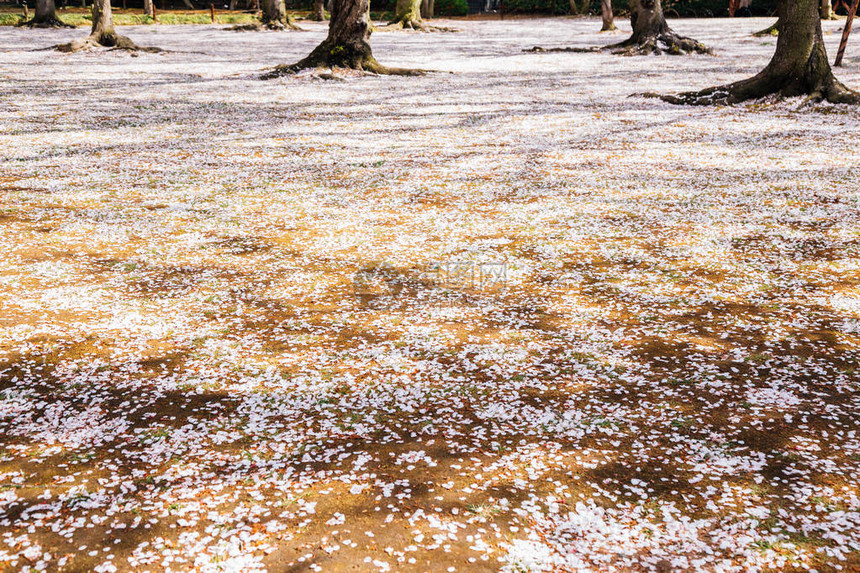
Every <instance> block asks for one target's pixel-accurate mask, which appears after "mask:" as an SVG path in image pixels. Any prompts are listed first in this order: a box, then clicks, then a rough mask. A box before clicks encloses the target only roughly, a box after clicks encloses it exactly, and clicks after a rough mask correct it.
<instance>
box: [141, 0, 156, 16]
mask: <svg viewBox="0 0 860 573" xmlns="http://www.w3.org/2000/svg"><path fill="white" fill-rule="evenodd" d="M143 14H144V16H149V17H150V18H152V17H153V16H154V15H155V12H153V11H152V0H143Z"/></svg>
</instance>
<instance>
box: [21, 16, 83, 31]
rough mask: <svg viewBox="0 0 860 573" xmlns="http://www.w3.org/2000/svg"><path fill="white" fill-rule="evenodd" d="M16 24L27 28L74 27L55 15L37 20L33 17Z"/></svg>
mask: <svg viewBox="0 0 860 573" xmlns="http://www.w3.org/2000/svg"><path fill="white" fill-rule="evenodd" d="M18 26H20V27H27V28H74V26H72V25H71V24H66V23H65V22H63V21H62V20H60V19H59V18H57V17H52V18H41V19H38V20H37V19H36V18H33V19H32V20H27V21H26V22H21V23H20V24H18Z"/></svg>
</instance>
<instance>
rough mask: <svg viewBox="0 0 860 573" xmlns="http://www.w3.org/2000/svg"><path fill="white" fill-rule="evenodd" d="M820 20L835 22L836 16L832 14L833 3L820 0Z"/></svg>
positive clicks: (827, 0)
mask: <svg viewBox="0 0 860 573" xmlns="http://www.w3.org/2000/svg"><path fill="white" fill-rule="evenodd" d="M821 19H822V20H835V19H836V14H834V13H833V3H832V2H831V1H830V0H821Z"/></svg>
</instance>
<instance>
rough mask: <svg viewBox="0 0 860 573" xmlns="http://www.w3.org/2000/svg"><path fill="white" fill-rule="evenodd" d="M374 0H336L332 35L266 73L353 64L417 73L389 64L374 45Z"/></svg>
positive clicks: (384, 71)
mask: <svg viewBox="0 0 860 573" xmlns="http://www.w3.org/2000/svg"><path fill="white" fill-rule="evenodd" d="M370 32H371V24H370V0H334V1H333V2H332V7H331V19H330V20H329V24H328V37H326V39H325V40H323V41H322V43H321V44H320V45H319V46H317V47H316V48H314V50H313V51H312V52H311V53H310V54H309V55H308V56H307V57H306V58H305V59H303V60H301V61H300V62H298V63H296V64H292V65H282V66H278V67H276V68H274V69H273V70H272V71H270V72H268V73H266V74H265V75H263V76H262V78H263V79H271V78H276V77H279V76H283V75H287V74H293V73H296V72H298V71H301V70H305V69H308V68H349V69H353V70H363V71H368V72H373V73H377V74H397V75H414V74H417V73H421V72H419V71H418V70H404V69H398V68H386V67H385V66H383V65H381V64H380V63H379V62H377V61H376V59H375V58H374V57H373V53H372V52H371V49H370Z"/></svg>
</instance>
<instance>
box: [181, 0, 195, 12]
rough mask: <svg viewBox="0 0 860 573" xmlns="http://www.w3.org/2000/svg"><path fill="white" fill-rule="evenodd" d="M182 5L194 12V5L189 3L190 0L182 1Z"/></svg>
mask: <svg viewBox="0 0 860 573" xmlns="http://www.w3.org/2000/svg"><path fill="white" fill-rule="evenodd" d="M182 3H183V4H185V7H186V8H188V9H189V10H194V4H192V3H191V0H182Z"/></svg>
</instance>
